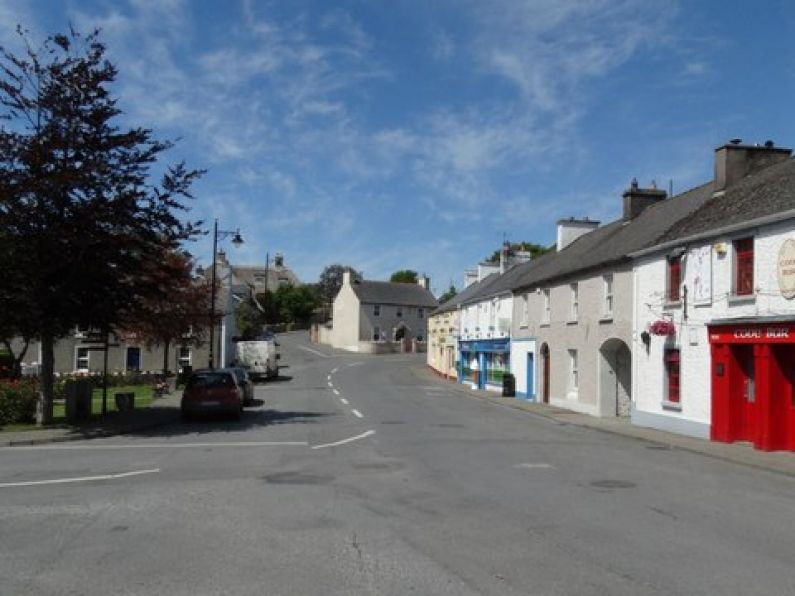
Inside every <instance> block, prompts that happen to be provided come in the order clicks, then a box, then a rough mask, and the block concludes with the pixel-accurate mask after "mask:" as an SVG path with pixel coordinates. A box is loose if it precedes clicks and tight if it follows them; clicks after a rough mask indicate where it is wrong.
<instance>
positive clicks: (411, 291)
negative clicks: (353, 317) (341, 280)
mask: <svg viewBox="0 0 795 596" xmlns="http://www.w3.org/2000/svg"><path fill="white" fill-rule="evenodd" d="M351 287H352V288H353V291H354V293H355V294H356V296H358V298H359V302H361V303H367V304H395V305H400V306H422V307H425V308H436V307H437V306H438V305H439V302H438V301H437V300H436V298H434V297H433V294H431V293H430V291H428V290H426V289H425V288H423V287H422V286H421V285H419V284H399V283H392V282H388V281H368V280H361V281H359V280H357V281H353V282H351Z"/></svg>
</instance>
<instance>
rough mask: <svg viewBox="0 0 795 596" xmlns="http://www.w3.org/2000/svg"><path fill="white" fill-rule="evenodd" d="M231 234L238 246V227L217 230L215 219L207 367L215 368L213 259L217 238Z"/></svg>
mask: <svg viewBox="0 0 795 596" xmlns="http://www.w3.org/2000/svg"><path fill="white" fill-rule="evenodd" d="M229 236H232V244H234V245H235V246H240V245H241V244H243V237H242V236H241V235H240V228H238V229H237V230H233V231H230V230H219V229H218V218H216V219H215V225H214V226H213V272H212V279H211V283H212V286H211V288H210V296H211V298H210V365H209V368H211V369H212V368H215V261H216V258H217V254H218V240H219V239H221V240H223V239H224V238H229Z"/></svg>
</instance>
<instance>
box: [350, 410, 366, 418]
mask: <svg viewBox="0 0 795 596" xmlns="http://www.w3.org/2000/svg"><path fill="white" fill-rule="evenodd" d="M351 412H353V415H354V416H356V417H357V418H364V415H363V414H362V413H361V412H360V411H359V410H351Z"/></svg>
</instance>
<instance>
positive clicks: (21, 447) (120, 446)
mask: <svg viewBox="0 0 795 596" xmlns="http://www.w3.org/2000/svg"><path fill="white" fill-rule="evenodd" d="M307 445H309V443H307V442H306V441H240V442H218V443H125V444H111V445H96V444H91V445H89V444H85V443H81V444H78V445H63V444H56V445H19V446H17V447H2V448H0V450H2V451H78V450H84V449H99V450H101V451H106V450H109V449H161V448H165V449H186V448H191V447H194V448H195V447H282V446H288V447H289V446H297V447H306V446H307Z"/></svg>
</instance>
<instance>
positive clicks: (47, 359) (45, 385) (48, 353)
mask: <svg viewBox="0 0 795 596" xmlns="http://www.w3.org/2000/svg"><path fill="white" fill-rule="evenodd" d="M54 343H55V340H54V339H53V337H52V335H51V334H49V333H42V334H41V387H40V388H39V404H38V407H37V408H36V423H37V424H38V425H40V426H41V425H44V424H52V402H53V377H54V375H53V373H54V369H55V355H54Z"/></svg>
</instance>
